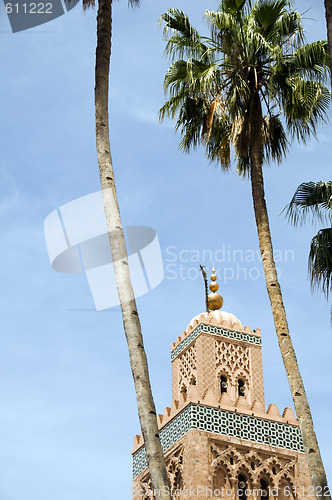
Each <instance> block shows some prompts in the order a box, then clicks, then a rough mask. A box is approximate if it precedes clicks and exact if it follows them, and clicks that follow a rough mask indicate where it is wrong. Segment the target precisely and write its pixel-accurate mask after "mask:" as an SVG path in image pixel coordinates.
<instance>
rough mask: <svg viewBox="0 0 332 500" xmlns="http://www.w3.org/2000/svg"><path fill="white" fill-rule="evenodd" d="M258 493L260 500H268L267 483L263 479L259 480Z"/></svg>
mask: <svg viewBox="0 0 332 500" xmlns="http://www.w3.org/2000/svg"><path fill="white" fill-rule="evenodd" d="M260 491H261V499H262V500H268V499H269V498H270V495H269V483H268V482H267V481H266V480H265V479H261V480H260Z"/></svg>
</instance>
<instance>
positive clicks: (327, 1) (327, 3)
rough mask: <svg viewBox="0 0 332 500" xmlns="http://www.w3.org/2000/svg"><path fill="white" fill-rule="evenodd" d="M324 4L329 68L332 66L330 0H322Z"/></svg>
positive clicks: (331, 9)
mask: <svg viewBox="0 0 332 500" xmlns="http://www.w3.org/2000/svg"><path fill="white" fill-rule="evenodd" d="M324 4H325V17H326V26H327V39H328V41H329V52H330V68H332V0H324Z"/></svg>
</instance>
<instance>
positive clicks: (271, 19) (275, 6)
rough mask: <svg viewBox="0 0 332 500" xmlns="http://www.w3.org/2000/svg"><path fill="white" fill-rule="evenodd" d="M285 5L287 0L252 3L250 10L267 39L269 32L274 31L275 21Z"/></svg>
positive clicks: (267, 0) (266, 0)
mask: <svg viewBox="0 0 332 500" xmlns="http://www.w3.org/2000/svg"><path fill="white" fill-rule="evenodd" d="M287 5H288V1H287V0H265V1H258V2H256V4H255V5H254V7H253V11H252V12H253V16H254V18H255V21H256V23H257V24H258V26H259V27H260V29H261V30H262V33H263V34H264V36H265V38H267V39H268V38H269V35H270V33H271V32H273V31H274V28H275V26H276V22H277V20H278V19H279V18H280V16H281V15H282V13H283V12H284V9H285V7H286V6H287Z"/></svg>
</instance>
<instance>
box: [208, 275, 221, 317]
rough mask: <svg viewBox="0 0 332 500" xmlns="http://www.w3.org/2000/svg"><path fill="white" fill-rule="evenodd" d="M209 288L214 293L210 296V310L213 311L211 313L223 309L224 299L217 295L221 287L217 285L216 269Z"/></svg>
mask: <svg viewBox="0 0 332 500" xmlns="http://www.w3.org/2000/svg"><path fill="white" fill-rule="evenodd" d="M209 288H210V290H211V292H212V293H210V294H209V296H208V300H209V309H211V311H217V310H218V309H221V308H222V305H223V303H224V299H223V298H222V296H221V295H219V293H216V292H217V291H218V290H219V285H218V283H217V275H216V271H215V269H214V268H213V269H212V274H211V283H210V285H209Z"/></svg>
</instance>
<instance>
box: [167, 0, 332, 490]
mask: <svg viewBox="0 0 332 500" xmlns="http://www.w3.org/2000/svg"><path fill="white" fill-rule="evenodd" d="M205 17H206V18H207V20H208V22H209V23H210V26H211V34H210V36H209V37H203V36H200V35H199V33H198V32H197V30H195V29H194V27H193V26H192V25H191V24H190V21H189V19H188V17H187V15H185V14H184V12H182V11H180V10H178V9H170V10H168V11H167V13H165V14H163V15H162V17H161V20H162V21H164V23H165V28H164V34H165V37H166V40H167V44H166V49H165V53H166V54H167V55H168V56H169V57H170V58H171V59H172V61H173V63H172V65H171V66H170V68H169V69H168V72H167V74H166V76H165V81H164V85H165V91H166V92H168V96H169V98H168V100H167V101H166V103H165V105H164V106H163V107H162V108H161V110H160V118H161V119H164V118H165V117H166V116H170V117H172V118H176V129H177V130H178V129H180V132H181V135H182V140H181V142H180V147H181V148H182V149H183V150H184V151H185V152H189V151H190V149H192V148H196V147H198V146H199V145H203V146H204V147H205V152H206V155H207V157H208V158H209V159H210V160H211V161H216V162H218V164H220V165H221V167H222V168H224V169H228V168H229V167H230V163H231V161H230V155H231V146H233V148H234V152H235V156H236V160H237V172H238V173H239V174H241V175H244V176H245V175H248V176H249V177H250V180H251V190H252V198H253V206H254V213H255V219H256V225H257V232H258V239H259V246H260V251H261V256H262V262H263V268H264V274H265V281H266V287H267V291H268V295H269V299H270V302H271V306H272V313H273V318H274V324H275V329H276V333H277V337H278V342H279V347H280V351H281V354H282V358H283V362H284V365H285V369H286V373H287V377H288V381H289V385H290V388H291V392H292V396H293V400H294V406H295V409H296V413H297V416H298V419H299V422H300V426H301V430H302V435H303V440H304V443H305V449H306V454H307V460H308V464H309V469H310V473H311V478H312V484H313V486H314V487H315V488H316V489H315V492H316V497H317V498H319V497H320V496H321V495H320V493H319V492H320V491H324V487H325V486H327V480H326V474H325V471H324V467H323V463H322V459H321V455H320V451H319V447H318V443H317V438H316V434H315V431H314V426H313V421H312V417H311V412H310V408H309V404H308V401H307V397H306V394H305V390H304V385H303V381H302V378H301V374H300V371H299V367H298V363H297V359H296V355H295V352H294V348H293V345H292V341H291V337H290V334H289V328H288V323H287V318H286V313H285V308H284V304H283V299H282V294H281V289H280V284H279V281H278V277H277V272H276V266H275V261H274V257H273V247H272V240H271V232H270V227H269V219H268V212H267V207H266V201H265V194H264V182H263V171H262V166H263V164H264V163H265V162H269V161H271V160H275V161H278V162H280V161H281V160H282V158H283V157H284V155H285V154H286V152H287V149H288V146H289V141H288V139H287V137H286V130H287V131H288V132H289V134H290V137H291V139H292V138H294V137H295V138H297V139H298V140H302V141H306V139H307V138H308V137H310V135H312V134H313V135H315V131H316V127H317V125H318V124H319V123H320V122H322V121H324V120H325V117H326V113H327V110H328V107H329V104H330V92H329V90H328V89H327V88H326V86H325V82H326V80H327V76H328V46H327V42H325V41H319V42H315V43H312V44H308V45H306V44H305V40H304V32H303V28H302V25H301V16H300V14H299V13H298V12H296V11H294V10H291V7H290V5H289V2H288V1H287V0H256V2H255V3H254V4H253V2H251V1H250V0H221V4H220V7H219V9H218V11H217V12H213V11H210V10H207V11H206V12H205ZM177 57H179V59H178V60H176V59H177ZM328 498H330V497H328Z"/></svg>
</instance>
